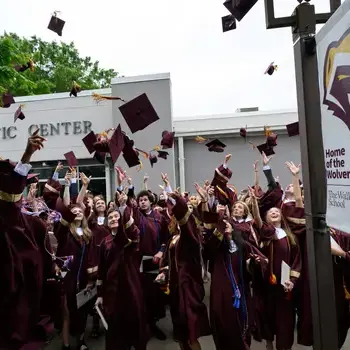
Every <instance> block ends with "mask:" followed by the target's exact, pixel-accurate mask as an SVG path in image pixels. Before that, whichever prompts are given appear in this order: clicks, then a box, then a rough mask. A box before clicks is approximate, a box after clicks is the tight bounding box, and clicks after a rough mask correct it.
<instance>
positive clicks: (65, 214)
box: [56, 197, 76, 223]
mask: <svg viewBox="0 0 350 350" xmlns="http://www.w3.org/2000/svg"><path fill="white" fill-rule="evenodd" d="M56 210H57V211H58V212H60V213H61V215H62V218H63V219H64V220H65V221H67V222H68V223H71V222H73V221H74V219H75V218H76V215H75V214H73V213H72V212H71V211H70V210H69V208H68V207H67V206H65V205H64V203H63V200H62V198H61V197H58V198H57V201H56Z"/></svg>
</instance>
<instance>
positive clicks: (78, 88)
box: [69, 81, 81, 97]
mask: <svg viewBox="0 0 350 350" xmlns="http://www.w3.org/2000/svg"><path fill="white" fill-rule="evenodd" d="M80 91H81V86H80V85H79V84H77V83H76V82H75V81H73V85H72V90H71V91H70V93H69V97H72V95H73V96H74V97H77V96H78V93H79V92H80Z"/></svg>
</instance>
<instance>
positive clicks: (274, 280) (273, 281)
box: [269, 273, 277, 285]
mask: <svg viewBox="0 0 350 350" xmlns="http://www.w3.org/2000/svg"><path fill="white" fill-rule="evenodd" d="M269 282H270V284H272V285H275V284H277V278H276V275H275V274H274V273H272V274H271V275H270V279H269Z"/></svg>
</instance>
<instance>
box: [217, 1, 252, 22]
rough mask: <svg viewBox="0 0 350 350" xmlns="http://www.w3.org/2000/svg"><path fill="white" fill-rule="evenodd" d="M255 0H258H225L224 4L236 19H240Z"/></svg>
mask: <svg viewBox="0 0 350 350" xmlns="http://www.w3.org/2000/svg"><path fill="white" fill-rule="evenodd" d="M257 2H258V0H238V1H237V0H226V1H225V3H224V5H225V7H226V8H227V9H228V10H229V11H230V12H231V13H232V14H233V16H234V17H235V18H236V19H237V21H241V20H242V19H243V18H244V16H245V15H246V14H247V13H248V12H249V11H250V10H251V9H252V7H253V6H254V5H255V4H256V3H257ZM229 3H231V6H230V4H229ZM226 4H227V6H226Z"/></svg>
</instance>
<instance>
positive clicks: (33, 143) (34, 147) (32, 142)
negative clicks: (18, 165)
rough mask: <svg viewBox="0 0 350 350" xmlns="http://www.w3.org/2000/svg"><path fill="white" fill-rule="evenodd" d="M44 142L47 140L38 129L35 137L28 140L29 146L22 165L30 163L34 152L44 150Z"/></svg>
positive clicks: (34, 134)
mask: <svg viewBox="0 0 350 350" xmlns="http://www.w3.org/2000/svg"><path fill="white" fill-rule="evenodd" d="M44 141H47V140H46V139H45V138H44V137H42V136H40V135H39V129H37V130H36V131H35V132H34V133H33V135H32V136H30V137H29V138H28V141H27V146H26V149H25V151H24V153H23V156H22V159H21V161H22V163H29V162H30V158H31V156H32V155H33V154H34V152H36V151H38V150H41V149H42V148H44Z"/></svg>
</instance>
